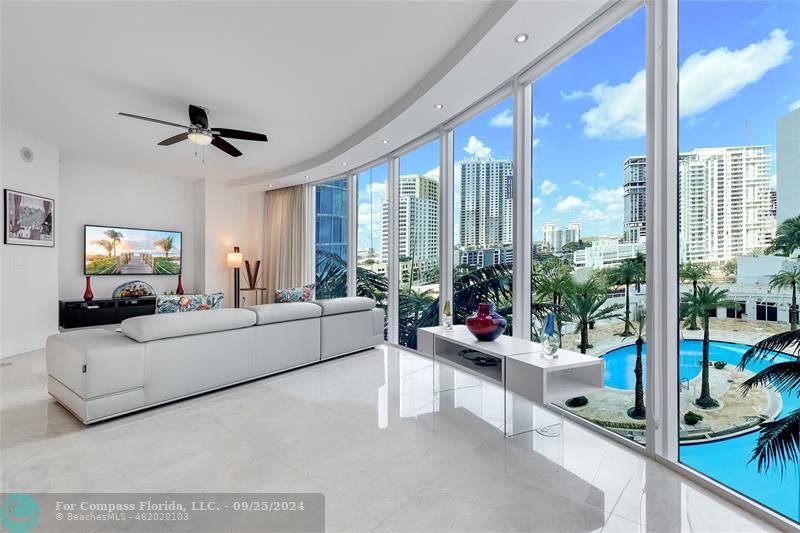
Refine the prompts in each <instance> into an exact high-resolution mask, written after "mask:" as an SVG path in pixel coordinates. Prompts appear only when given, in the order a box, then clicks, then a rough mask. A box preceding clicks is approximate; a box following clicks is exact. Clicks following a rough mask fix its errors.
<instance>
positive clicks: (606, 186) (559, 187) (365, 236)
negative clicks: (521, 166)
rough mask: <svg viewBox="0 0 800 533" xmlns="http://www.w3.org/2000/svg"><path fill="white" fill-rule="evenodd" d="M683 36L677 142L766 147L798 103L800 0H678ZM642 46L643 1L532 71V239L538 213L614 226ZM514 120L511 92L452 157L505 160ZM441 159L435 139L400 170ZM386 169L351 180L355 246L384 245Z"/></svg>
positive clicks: (641, 95)
mask: <svg viewBox="0 0 800 533" xmlns="http://www.w3.org/2000/svg"><path fill="white" fill-rule="evenodd" d="M679 43H680V44H679V63H680V76H679V83H680V88H679V99H680V128H679V148H680V150H681V151H689V150H692V149H694V148H701V147H712V146H740V145H744V144H749V143H750V142H752V144H766V145H769V147H770V149H769V151H770V152H772V153H774V146H775V122H776V120H777V119H778V118H779V117H781V116H782V115H784V114H786V113H788V112H789V111H790V110H792V109H797V108H800V65H799V64H798V61H800V1H795V0H780V1H776V2H771V1H734V2H724V3H721V2H719V1H686V0H684V1H682V2H681V3H680V5H679ZM645 53H646V51H645V9H644V8H641V9H639V10H638V11H636V12H635V13H633V14H632V15H631V16H629V17H628V18H626V19H625V20H623V21H621V22H620V23H618V24H617V25H615V26H614V27H613V28H611V29H610V30H609V31H608V32H606V33H605V34H604V35H602V36H600V37H599V38H598V39H596V40H595V41H594V42H593V43H591V44H590V45H588V46H586V47H585V48H583V49H582V50H580V51H579V52H577V53H576V54H574V55H573V56H571V57H570V58H569V59H567V60H566V61H564V62H563V63H561V64H560V65H558V66H557V67H555V68H554V69H553V70H551V71H550V72H548V73H547V74H545V75H544V76H542V77H541V78H539V79H538V80H536V81H535V82H534V84H533V115H534V117H533V123H534V131H533V145H534V146H533V154H534V156H533V161H534V168H533V174H534V178H533V180H534V181H533V195H534V197H533V235H534V239H535V240H538V239H541V237H542V230H541V228H542V225H543V224H545V223H555V224H557V225H567V224H568V223H570V222H572V221H579V222H581V223H582V225H583V235H585V236H599V235H620V234H621V233H622V220H623V196H622V194H623V190H622V184H623V163H624V161H625V159H626V158H627V157H630V156H633V155H644V153H645V137H644V134H645ZM511 126H512V115H511V100H510V99H508V100H506V101H504V102H501V103H499V104H498V105H496V106H494V107H493V108H492V109H489V110H487V111H485V112H484V113H482V114H481V115H479V116H477V117H474V118H473V119H471V120H470V121H468V122H467V123H465V124H463V125H461V126H459V127H458V128H456V130H455V132H454V142H455V145H454V151H455V154H456V162H458V161H460V160H462V159H467V158H471V157H492V158H494V159H510V158H511V156H512V152H511V150H512V129H511ZM438 164H439V152H438V144H436V143H433V144H432V145H426V146H425V147H422V148H420V149H418V150H416V151H414V152H412V153H410V154H407V155H406V156H404V157H403V158H401V161H400V174H426V173H430V172H432V171H437V172H438ZM387 175H388V169H387V167H386V165H382V166H381V168H379V169H375V170H373V171H372V181H371V183H370V180H369V179H368V178H366V177H365V178H364V179H361V177H360V179H359V204H360V205H359V213H363V214H362V215H361V216H360V217H359V249H363V248H366V247H368V246H369V242H370V240H372V242H374V243H375V244H374V245H375V246H376V247H377V248H379V247H380V203H381V202H382V201H383V199H384V198H385V179H386V176H387ZM776 179H780V176H777V177H776ZM458 185H459V180H456V191H455V198H456V206H457V205H458V197H459V192H460V191H459V190H458V188H459V187H458ZM368 187H369V188H370V189H368ZM369 190H371V191H372V195H371V196H370V195H369V194H368V192H369ZM370 197H371V199H372V204H370V203H369V199H370ZM376 197H377V200H376ZM376 202H377V203H376ZM375 207H377V210H375ZM369 213H373V215H372V232H370V225H369V221H370V216H369ZM456 215H457V214H456ZM457 234H458V232H457V229H456V235H457Z"/></svg>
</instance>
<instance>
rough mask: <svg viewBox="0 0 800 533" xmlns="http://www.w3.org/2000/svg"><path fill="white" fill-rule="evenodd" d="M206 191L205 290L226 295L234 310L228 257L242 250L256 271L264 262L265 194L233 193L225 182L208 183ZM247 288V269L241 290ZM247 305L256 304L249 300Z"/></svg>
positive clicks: (210, 181) (204, 189)
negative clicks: (237, 250) (258, 265)
mask: <svg viewBox="0 0 800 533" xmlns="http://www.w3.org/2000/svg"><path fill="white" fill-rule="evenodd" d="M202 187H203V191H202V193H198V194H199V195H202V196H203V201H204V205H205V218H204V221H203V224H204V232H205V261H204V269H205V288H206V291H208V292H212V291H214V290H222V291H223V292H225V306H226V307H233V304H234V302H233V271H232V270H230V269H229V268H228V267H227V265H226V256H227V253H228V252H232V251H233V247H234V246H238V247H239V248H240V250H241V253H242V257H243V259H246V260H249V261H250V264H251V265H252V266H253V267H255V261H257V260H259V259H261V250H262V248H261V241H262V235H263V231H262V228H263V218H264V217H263V208H264V193H263V192H251V193H248V192H239V191H232V190H229V189H227V188H225V184H224V183H223V182H221V181H212V180H204V183H203V184H202ZM262 272H263V265H262ZM246 286H247V282H246V276H245V272H244V266H243V267H242V272H241V287H242V288H244V287H246ZM246 303H247V304H248V305H250V304H254V303H255V301H254V300H250V299H248V300H247V302H246Z"/></svg>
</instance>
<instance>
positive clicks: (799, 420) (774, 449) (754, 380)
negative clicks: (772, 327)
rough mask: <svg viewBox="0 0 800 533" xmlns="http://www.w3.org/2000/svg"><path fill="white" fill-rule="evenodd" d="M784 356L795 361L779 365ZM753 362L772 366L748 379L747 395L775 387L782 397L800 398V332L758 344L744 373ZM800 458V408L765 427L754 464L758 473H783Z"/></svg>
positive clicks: (742, 365)
mask: <svg viewBox="0 0 800 533" xmlns="http://www.w3.org/2000/svg"><path fill="white" fill-rule="evenodd" d="M780 352H783V353H782V354H781V355H783V356H789V357H790V358H792V359H791V360H789V361H782V362H779V363H775V362H774V361H775V358H776V357H777V356H778V354H779V353H780ZM751 361H769V362H770V363H772V364H771V365H770V366H768V367H767V368H765V369H764V370H761V371H760V372H758V373H757V374H755V375H754V376H752V377H750V378H749V379H747V380H746V381H745V382H744V383H742V385H741V390H742V393H744V394H747V393H748V392H750V390H752V389H753V388H755V387H763V386H765V385H767V384H770V385H772V386H773V387H775V389H776V390H777V391H778V392H780V393H781V394H790V393H794V394H797V395H798V396H800V331H798V330H793V331H785V332H783V333H778V334H777V335H773V336H772V337H767V338H766V339H764V340H762V341H760V342H758V343H757V344H756V345H755V346H753V347H752V348H750V349H749V350H747V351H746V352H745V353H744V355H743V356H742V360H741V361H740V362H739V369H740V370H744V368H745V367H746V366H747V364H748V363H750V362H751ZM798 459H800V409H795V410H794V411H792V412H791V413H789V414H788V415H786V416H784V417H783V418H780V419H778V420H775V421H772V422H765V423H763V424H761V430H760V434H759V436H758V441H757V442H756V447H755V448H754V449H753V455H752V457H751V458H750V462H753V461H756V462H757V466H758V471H759V472H762V471H766V470H768V469H769V468H770V467H771V466H773V465H774V464H776V463H777V464H779V465H780V468H781V471H783V469H784V468H785V466H786V465H787V463H794V462H797V461H798Z"/></svg>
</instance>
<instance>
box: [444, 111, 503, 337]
mask: <svg viewBox="0 0 800 533" xmlns="http://www.w3.org/2000/svg"><path fill="white" fill-rule="evenodd" d="M513 125H514V119H513V113H512V102H511V98H507V99H505V100H503V101H502V102H500V103H499V104H496V105H494V106H493V107H491V108H490V109H488V110H486V111H484V112H483V113H481V114H479V115H477V116H476V117H474V118H471V119H470V120H468V121H467V122H465V123H463V124H461V125H460V126H458V127H457V128H455V130H454V131H453V159H454V160H453V162H452V164H453V166H454V190H453V200H454V201H453V212H454V221H453V224H454V227H453V236H454V239H453V240H454V243H453V244H454V246H453V254H454V255H453V267H454V271H453V315H454V316H453V319H454V322H455V323H456V324H463V323H464V322H465V320H466V319H467V317H469V316H470V315H472V314H473V313H475V311H476V310H477V309H478V304H479V303H482V302H488V303H491V304H494V306H495V309H496V311H497V312H498V313H500V314H501V315H503V316H504V317H505V318H506V320H508V328H507V329H506V334H507V335H510V334H511V333H512V327H513V324H512V322H511V314H512V313H511V312H512V302H511V297H512V294H511V293H512V286H511V280H512V265H513V261H514V250H513V248H512V234H513V205H512V204H513V198H512V186H513V180H514V163H513V132H512V126H513Z"/></svg>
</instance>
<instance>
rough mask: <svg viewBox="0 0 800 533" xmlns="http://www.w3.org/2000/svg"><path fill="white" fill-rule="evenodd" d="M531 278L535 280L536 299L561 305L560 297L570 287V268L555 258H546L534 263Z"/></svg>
mask: <svg viewBox="0 0 800 533" xmlns="http://www.w3.org/2000/svg"><path fill="white" fill-rule="evenodd" d="M533 278H534V279H535V280H536V281H537V285H536V288H535V290H534V294H535V295H536V299H537V300H539V301H540V302H546V301H548V300H549V301H552V302H553V305H556V306H557V305H561V297H562V296H563V295H564V293H565V292H567V291H568V290H569V289H570V288H571V287H572V268H571V267H570V266H569V265H567V264H566V263H564V262H562V261H560V260H558V259H556V258H548V259H545V260H544V261H541V262H539V263H536V264H535V265H534V268H533Z"/></svg>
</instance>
